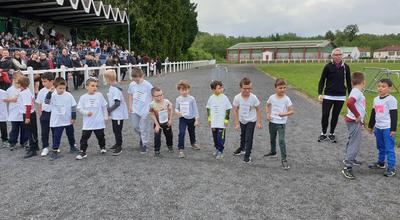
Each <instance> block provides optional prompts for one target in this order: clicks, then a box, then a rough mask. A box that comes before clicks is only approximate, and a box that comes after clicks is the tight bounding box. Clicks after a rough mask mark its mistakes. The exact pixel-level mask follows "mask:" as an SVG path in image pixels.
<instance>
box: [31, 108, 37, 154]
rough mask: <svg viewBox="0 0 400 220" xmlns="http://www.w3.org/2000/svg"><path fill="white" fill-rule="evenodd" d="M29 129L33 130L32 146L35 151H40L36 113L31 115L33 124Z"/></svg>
mask: <svg viewBox="0 0 400 220" xmlns="http://www.w3.org/2000/svg"><path fill="white" fill-rule="evenodd" d="M29 128H30V129H31V130H30V133H31V137H32V145H33V147H34V148H35V150H39V143H38V129H37V119H36V112H33V113H31V122H30V123H29ZM29 145H31V140H29Z"/></svg>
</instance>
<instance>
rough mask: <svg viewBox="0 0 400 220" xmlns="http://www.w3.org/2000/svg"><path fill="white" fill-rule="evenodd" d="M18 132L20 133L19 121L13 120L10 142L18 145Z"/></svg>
mask: <svg viewBox="0 0 400 220" xmlns="http://www.w3.org/2000/svg"><path fill="white" fill-rule="evenodd" d="M18 133H19V125H18V122H16V121H12V122H11V131H10V140H9V142H10V144H11V145H16V144H17V140H18Z"/></svg>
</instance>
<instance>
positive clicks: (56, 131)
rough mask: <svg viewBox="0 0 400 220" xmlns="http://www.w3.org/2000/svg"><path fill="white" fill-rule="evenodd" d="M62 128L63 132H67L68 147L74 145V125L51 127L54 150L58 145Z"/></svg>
mask: <svg viewBox="0 0 400 220" xmlns="http://www.w3.org/2000/svg"><path fill="white" fill-rule="evenodd" d="M64 128H65V132H66V133H67V137H68V142H69V147H70V149H71V148H73V147H74V146H75V136H74V126H73V125H68V126H61V127H54V128H52V130H53V149H54V150H57V149H58V148H59V147H60V144H61V136H62V134H63V132H64Z"/></svg>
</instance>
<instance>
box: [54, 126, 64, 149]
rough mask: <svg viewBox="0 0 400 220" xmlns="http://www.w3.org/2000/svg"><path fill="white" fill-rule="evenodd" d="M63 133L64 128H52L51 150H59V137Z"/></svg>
mask: <svg viewBox="0 0 400 220" xmlns="http://www.w3.org/2000/svg"><path fill="white" fill-rule="evenodd" d="M63 131H64V127H54V128H53V132H54V133H53V150H58V148H60V143H61V136H62V133H63Z"/></svg>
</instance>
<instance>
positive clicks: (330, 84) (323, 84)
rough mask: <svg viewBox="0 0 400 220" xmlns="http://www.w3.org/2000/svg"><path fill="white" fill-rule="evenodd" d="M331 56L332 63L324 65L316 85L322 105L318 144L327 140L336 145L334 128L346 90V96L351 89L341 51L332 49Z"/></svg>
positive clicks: (348, 71)
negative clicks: (328, 131) (329, 125)
mask: <svg viewBox="0 0 400 220" xmlns="http://www.w3.org/2000/svg"><path fill="white" fill-rule="evenodd" d="M331 56H332V61H331V62H329V63H327V64H326V65H325V67H324V69H323V71H322V74H321V79H320V80H319V84H318V94H319V96H318V99H319V101H320V102H321V103H322V118H321V126H322V134H321V135H320V136H319V138H318V142H321V141H325V140H328V139H329V141H331V142H333V143H336V137H335V128H336V125H337V122H338V118H339V114H340V111H341V109H342V106H343V103H344V102H345V101H346V89H347V92H348V93H347V94H350V91H351V88H352V87H351V76H350V74H351V72H350V68H349V66H348V65H347V64H345V63H344V62H343V60H342V50H341V49H340V48H336V49H334V50H333V51H332V54H331ZM346 86H347V87H346ZM324 88H325V89H324ZM331 110H332V116H331V127H330V133H329V135H327V129H328V124H329V122H328V121H329V115H330V112H331Z"/></svg>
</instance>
